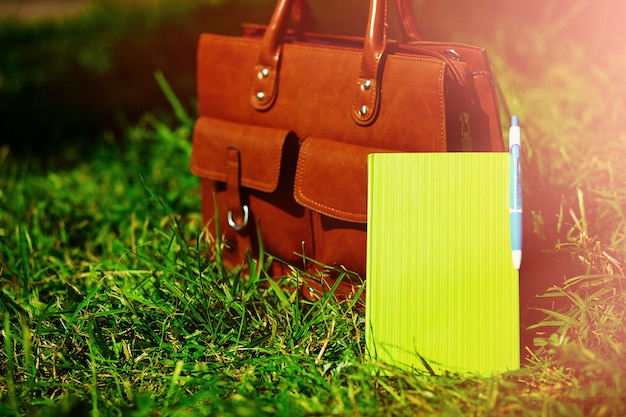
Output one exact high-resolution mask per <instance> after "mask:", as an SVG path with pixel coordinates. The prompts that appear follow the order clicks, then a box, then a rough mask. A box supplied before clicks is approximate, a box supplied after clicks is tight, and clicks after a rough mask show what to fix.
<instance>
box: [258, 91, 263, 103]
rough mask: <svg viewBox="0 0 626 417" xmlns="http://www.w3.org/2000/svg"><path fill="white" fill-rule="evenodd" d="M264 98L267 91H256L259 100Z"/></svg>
mask: <svg viewBox="0 0 626 417" xmlns="http://www.w3.org/2000/svg"><path fill="white" fill-rule="evenodd" d="M264 98H265V93H264V92H263V91H259V92H258V93H256V99H257V100H259V101H263V99H264Z"/></svg>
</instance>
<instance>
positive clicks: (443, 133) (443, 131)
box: [439, 65, 446, 151]
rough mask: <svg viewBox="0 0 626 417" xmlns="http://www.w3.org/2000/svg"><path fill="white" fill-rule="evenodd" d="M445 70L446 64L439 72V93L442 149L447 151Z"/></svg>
mask: <svg viewBox="0 0 626 417" xmlns="http://www.w3.org/2000/svg"><path fill="white" fill-rule="evenodd" d="M444 71H445V65H444V66H442V67H441V70H440V73H439V91H440V92H441V93H440V94H439V105H440V112H441V115H442V117H441V150H443V151H446V121H445V119H446V106H445V102H444V94H443V79H444Z"/></svg>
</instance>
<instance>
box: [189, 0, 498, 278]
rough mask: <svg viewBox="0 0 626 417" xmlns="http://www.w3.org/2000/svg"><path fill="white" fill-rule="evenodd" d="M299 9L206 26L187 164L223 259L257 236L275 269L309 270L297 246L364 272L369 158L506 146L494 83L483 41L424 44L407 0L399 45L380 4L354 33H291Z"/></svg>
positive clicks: (284, 1) (245, 249) (285, 3)
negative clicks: (220, 31) (234, 28)
mask: <svg viewBox="0 0 626 417" xmlns="http://www.w3.org/2000/svg"><path fill="white" fill-rule="evenodd" d="M294 3H295V6H297V7H294ZM303 5H306V3H303V2H300V1H297V0H278V3H277V5H276V9H275V10H274V14H273V15H272V18H271V21H270V23H269V25H268V26H267V27H260V26H248V27H247V28H246V30H245V32H244V36H242V37H228V36H218V35H212V34H203V35H202V36H201V38H200V42H199V47H198V98H199V119H198V121H197V124H196V126H195V130H194V136H193V152H192V157H191V170H192V172H193V173H194V174H195V175H197V176H198V177H200V179H201V187H202V202H203V215H204V218H205V221H206V222H209V221H212V220H213V219H214V218H216V216H217V219H218V220H219V221H218V222H217V226H218V227H217V228H216V230H217V232H218V235H219V236H218V237H219V238H221V244H222V245H223V251H222V256H223V261H224V263H225V264H226V265H227V266H235V265H237V264H240V263H241V262H242V261H243V260H244V259H245V257H246V254H247V253H251V254H252V255H253V256H255V255H257V254H258V251H259V249H260V248H261V245H262V248H263V249H264V250H265V251H266V252H267V253H269V254H270V255H272V256H274V257H276V258H278V259H280V260H282V261H283V262H276V261H275V262H274V263H273V266H272V268H273V269H272V271H270V273H272V274H273V275H274V276H277V275H279V274H283V273H287V272H288V268H287V266H286V264H292V265H296V266H298V267H301V268H302V267H304V268H305V269H308V270H314V269H315V268H317V267H318V264H316V263H315V262H305V264H304V266H303V262H304V258H303V255H306V257H308V258H312V259H315V260H317V261H319V262H321V263H323V264H326V265H337V264H338V265H342V266H343V267H345V268H346V269H348V270H352V271H355V272H357V273H358V274H359V275H360V276H361V277H364V276H365V253H366V222H367V155H368V154H370V153H373V152H446V151H469V150H473V151H503V150H504V147H503V141H502V133H501V126H500V117H499V111H498V104H497V100H496V93H495V88H494V79H493V77H492V72H491V68H490V66H489V61H488V58H487V55H486V53H485V51H484V50H483V49H482V48H479V47H475V46H470V45H462V44H450V43H437V42H425V41H421V40H419V34H418V31H417V28H416V25H415V20H414V17H413V14H412V12H411V10H410V7H409V6H410V5H409V0H397V5H398V12H399V16H400V23H401V24H400V26H401V29H402V34H403V38H404V39H403V41H401V42H398V41H395V40H391V39H388V38H387V33H386V32H387V27H386V26H387V1H386V0H384V1H383V0H371V3H370V14H369V19H368V23H367V26H368V27H367V29H366V31H365V37H364V38H362V39H359V38H353V37H341V36H329V35H322V34H316V33H306V32H303V31H299V30H298V31H292V30H289V29H288V21H289V17H290V14H291V12H292V8H293V9H294V10H293V12H294V13H295V15H296V17H297V20H299V21H301V22H303V21H310V19H308V18H307V16H304V17H303V13H304V14H306V13H309V12H310V11H309V9H308V7H303ZM409 215H410V213H407V216H409ZM398 221H401V219H398ZM259 236H261V242H260V241H259V239H258V237H259ZM309 284H310V286H311V287H313V288H314V289H319V283H314V282H312V283H309ZM345 284H346V283H344V285H345ZM316 287H317V288H316Z"/></svg>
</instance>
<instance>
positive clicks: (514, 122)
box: [511, 116, 519, 126]
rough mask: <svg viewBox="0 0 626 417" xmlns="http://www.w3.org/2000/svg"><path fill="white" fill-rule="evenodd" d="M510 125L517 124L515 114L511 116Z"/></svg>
mask: <svg viewBox="0 0 626 417" xmlns="http://www.w3.org/2000/svg"><path fill="white" fill-rule="evenodd" d="M511 126H519V125H518V124H517V116H513V117H511Z"/></svg>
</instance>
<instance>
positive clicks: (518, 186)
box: [509, 116, 522, 269]
mask: <svg viewBox="0 0 626 417" xmlns="http://www.w3.org/2000/svg"><path fill="white" fill-rule="evenodd" d="M520 139H521V132H520V127H519V124H518V121H517V116H513V117H512V118H511V129H510V130H509V152H510V154H511V163H510V170H511V172H510V177H509V181H510V205H509V208H510V210H509V212H510V222H511V225H510V227H511V256H512V258H513V266H514V267H515V269H519V268H520V264H521V262H522V176H521V174H522V168H521V143H520Z"/></svg>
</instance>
